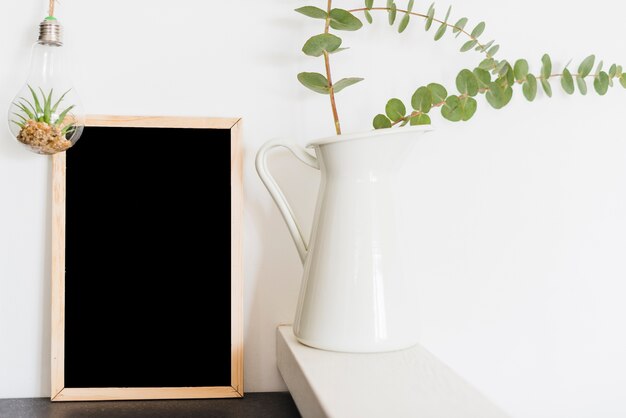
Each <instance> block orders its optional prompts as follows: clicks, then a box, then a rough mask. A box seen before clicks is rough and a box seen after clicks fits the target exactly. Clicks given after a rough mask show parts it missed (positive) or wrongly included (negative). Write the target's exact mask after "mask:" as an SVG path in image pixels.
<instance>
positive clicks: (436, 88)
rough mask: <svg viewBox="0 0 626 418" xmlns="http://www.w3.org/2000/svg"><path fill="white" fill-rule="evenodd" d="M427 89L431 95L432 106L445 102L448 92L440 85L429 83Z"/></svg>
mask: <svg viewBox="0 0 626 418" xmlns="http://www.w3.org/2000/svg"><path fill="white" fill-rule="evenodd" d="M427 87H428V90H430V93H431V95H432V102H433V104H439V103H441V102H443V101H445V100H446V97H448V91H447V90H446V88H445V87H444V86H442V85H441V84H437V83H430V84H429V85H428V86H427Z"/></svg>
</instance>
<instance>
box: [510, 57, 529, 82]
mask: <svg viewBox="0 0 626 418" xmlns="http://www.w3.org/2000/svg"><path fill="white" fill-rule="evenodd" d="M513 72H514V74H515V79H516V80H517V81H524V80H525V79H526V76H527V75H528V61H526V60H524V59H521V60H517V61H516V62H515V67H514V68H513Z"/></svg>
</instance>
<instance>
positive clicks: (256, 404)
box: [0, 392, 300, 418]
mask: <svg viewBox="0 0 626 418" xmlns="http://www.w3.org/2000/svg"><path fill="white" fill-rule="evenodd" d="M82 417H85V418H148V417H149V418H247V417H252V418H298V417H300V414H299V413H298V409H297V408H296V405H295V404H294V403H293V399H292V398H291V395H289V393H287V392H263V393H247V394H246V395H245V397H244V398H243V399H202V400H174V401H120V402H50V400H49V399H48V398H23V399H0V418H82Z"/></svg>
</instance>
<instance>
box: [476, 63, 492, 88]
mask: <svg viewBox="0 0 626 418" xmlns="http://www.w3.org/2000/svg"><path fill="white" fill-rule="evenodd" d="M474 75H475V76H476V79H477V80H478V85H479V88H486V87H488V86H489V83H491V74H489V71H487V70H483V69H482V68H474Z"/></svg>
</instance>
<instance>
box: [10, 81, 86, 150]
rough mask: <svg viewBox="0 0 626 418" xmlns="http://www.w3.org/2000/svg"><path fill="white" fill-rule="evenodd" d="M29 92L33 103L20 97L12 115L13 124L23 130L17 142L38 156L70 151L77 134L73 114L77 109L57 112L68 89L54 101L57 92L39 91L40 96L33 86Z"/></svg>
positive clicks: (51, 90)
mask: <svg viewBox="0 0 626 418" xmlns="http://www.w3.org/2000/svg"><path fill="white" fill-rule="evenodd" d="M28 89H29V90H30V92H31V95H32V100H29V99H27V98H25V97H20V98H19V99H18V100H16V101H15V102H13V105H14V106H15V107H16V108H17V109H14V110H15V111H13V112H12V115H14V116H15V119H12V120H11V122H12V123H13V124H15V125H17V126H18V127H19V129H20V131H19V134H18V135H17V139H18V140H19V141H20V142H21V143H22V144H24V145H26V146H28V147H30V148H31V149H32V150H33V151H35V152H37V153H39V154H55V153H57V152H62V151H65V150H67V149H68V148H70V147H71V146H72V145H73V143H72V141H71V139H72V136H73V135H74V133H75V132H76V121H75V118H74V117H73V116H72V114H71V113H70V112H71V111H72V109H74V107H75V106H74V105H71V106H68V107H66V108H65V109H64V110H62V111H60V112H59V113H57V112H58V110H59V106H60V105H61V103H62V102H63V99H64V98H65V96H66V95H67V93H69V90H68V91H66V92H65V93H63V94H62V95H61V96H60V97H59V98H58V99H57V100H55V99H54V89H50V91H49V92H48V94H46V93H45V92H44V91H43V90H42V89H41V88H39V92H40V93H41V96H39V95H38V94H37V92H36V91H35V89H33V88H32V87H31V86H30V85H29V86H28Z"/></svg>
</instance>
